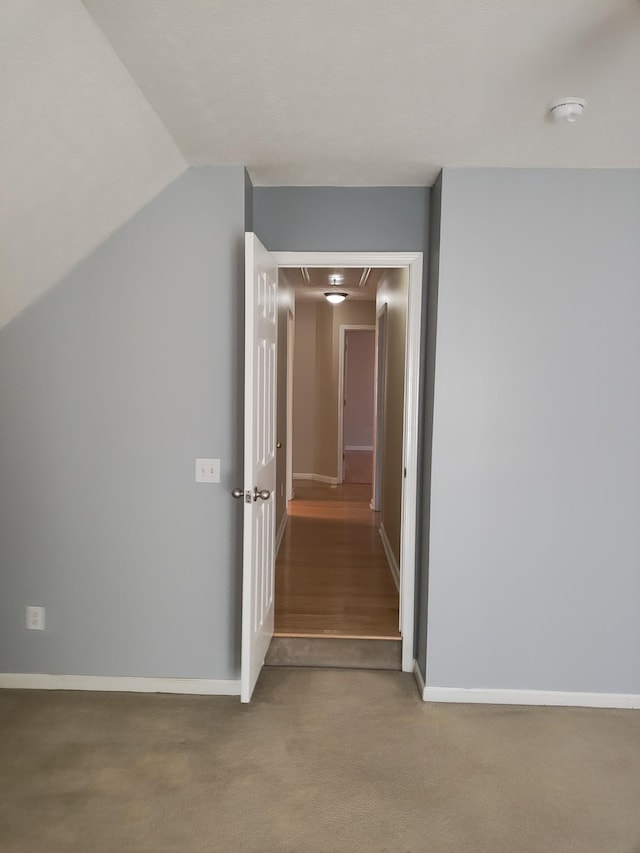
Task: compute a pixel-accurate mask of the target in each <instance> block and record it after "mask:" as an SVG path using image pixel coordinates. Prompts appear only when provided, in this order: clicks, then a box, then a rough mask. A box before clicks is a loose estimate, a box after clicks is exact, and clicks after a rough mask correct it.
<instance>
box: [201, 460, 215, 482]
mask: <svg viewBox="0 0 640 853" xmlns="http://www.w3.org/2000/svg"><path fill="white" fill-rule="evenodd" d="M219 482H220V460H219V459H196V483H219Z"/></svg>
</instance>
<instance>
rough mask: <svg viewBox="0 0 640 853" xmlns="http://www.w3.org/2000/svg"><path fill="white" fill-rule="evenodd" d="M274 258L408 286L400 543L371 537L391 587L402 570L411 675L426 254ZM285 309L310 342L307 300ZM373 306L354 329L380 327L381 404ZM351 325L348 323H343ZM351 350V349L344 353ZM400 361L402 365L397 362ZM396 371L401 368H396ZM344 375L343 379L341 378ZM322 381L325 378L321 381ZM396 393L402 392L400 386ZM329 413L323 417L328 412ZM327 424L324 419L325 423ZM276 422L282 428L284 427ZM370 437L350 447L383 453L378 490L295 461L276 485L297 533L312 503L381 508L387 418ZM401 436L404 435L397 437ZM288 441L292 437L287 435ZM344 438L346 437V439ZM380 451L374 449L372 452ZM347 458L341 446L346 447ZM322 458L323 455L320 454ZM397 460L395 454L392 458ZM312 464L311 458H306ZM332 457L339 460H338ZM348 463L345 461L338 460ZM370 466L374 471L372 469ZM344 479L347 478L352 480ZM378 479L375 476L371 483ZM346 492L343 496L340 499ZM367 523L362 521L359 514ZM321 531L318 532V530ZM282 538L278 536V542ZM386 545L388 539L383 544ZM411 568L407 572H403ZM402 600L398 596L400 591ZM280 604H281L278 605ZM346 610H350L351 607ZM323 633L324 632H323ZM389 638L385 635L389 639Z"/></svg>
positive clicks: (382, 318)
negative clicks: (401, 280) (382, 275)
mask: <svg viewBox="0 0 640 853" xmlns="http://www.w3.org/2000/svg"><path fill="white" fill-rule="evenodd" d="M274 257H275V260H276V262H277V263H278V265H279V268H280V270H281V271H282V270H283V268H284V269H285V270H291V269H294V268H296V269H298V270H300V269H304V268H306V269H307V271H310V270H312V269H313V270H316V268H318V267H324V268H325V269H329V268H330V269H332V270H335V269H336V268H340V267H342V268H349V267H354V268H355V267H358V268H360V270H361V271H362V274H363V275H364V274H365V273H366V272H368V273H369V274H371V271H372V270H373V271H375V270H376V267H374V266H373V264H371V265H370V266H369V263H368V262H370V261H371V260H374V262H377V263H378V264H380V265H381V266H382V265H383V266H384V268H386V269H388V270H390V271H396V272H398V271H400V270H402V269H403V270H404V272H405V275H406V280H407V293H406V315H405V321H406V323H405V329H404V332H405V340H406V346H405V347H404V348H403V359H402V365H401V370H402V377H401V380H400V382H399V383H398V382H397V381H396V386H398V385H399V386H400V388H399V390H400V396H399V397H398V395H397V394H396V398H395V404H396V405H398V401H399V404H400V406H401V407H402V411H403V418H402V420H401V423H400V426H399V430H398V428H396V429H395V431H394V435H393V440H394V442H395V448H394V452H395V458H394V459H393V460H391V461H392V464H393V468H394V470H395V471H396V472H400V473H399V477H398V482H397V493H398V496H399V500H398V505H397V510H396V512H395V514H393V515H394V516H395V517H394V518H393V519H392V522H390V524H391V526H393V527H394V531H395V532H394V534H393V535H394V538H395V539H396V541H395V542H394V543H393V544H394V545H395V548H394V547H393V545H392V544H391V543H390V542H389V541H388V539H389V538H390V537H389V536H388V535H385V534H386V533H387V531H385V530H384V528H383V529H382V530H380V531H379V525H375V524H371V526H370V527H369V535H371V532H372V531H373V536H374V538H375V541H376V543H377V544H378V546H379V544H380V541H382V542H383V543H384V549H383V552H382V553H383V554H384V555H385V556H384V557H382V559H381V566H382V568H383V571H384V572H385V577H386V579H387V580H389V579H391V583H392V585H393V576H394V573H393V570H392V571H391V572H389V568H390V567H391V563H392V562H395V563H396V566H397V572H396V573H395V576H396V580H397V581H398V585H399V586H400V608H399V610H400V612H399V619H396V622H395V626H394V630H395V631H396V636H399V635H398V632H397V626H398V623H399V624H400V627H401V632H402V633H401V636H402V668H403V669H404V670H406V671H410V670H411V669H412V666H413V582H414V577H413V560H414V554H415V493H416V483H417V430H416V425H417V396H418V389H417V376H418V363H417V355H418V341H419V331H420V325H419V324H420V304H421V286H422V281H421V278H422V276H421V265H422V256H421V255H413V254H412V255H406V254H403V255H387V254H384V255H376V256H371V255H362V254H358V255H344V254H340V255H327V254H325V253H322V254H320V255H318V254H314V255H308V254H300V253H274ZM280 304H281V306H282V307H283V309H284V314H283V315H282V319H283V320H284V317H285V316H288V312H290V313H291V315H293V316H294V317H295V319H294V323H295V335H296V342H298V341H300V340H301V339H302V340H303V341H305V340H306V341H307V342H308V340H309V335H308V329H307V330H305V329H304V317H302V316H301V315H302V314H303V313H304V311H300V310H299V309H300V306H301V305H302V301H296V299H295V298H294V299H292V298H291V296H290V295H289V296H288V297H287V296H286V295H285V296H283V294H281V295H280ZM376 308H378V309H380V308H382V309H383V310H382V311H380V310H378V312H377V313H378V316H377V317H376V315H375V314H374V322H373V323H371V321H369V322H368V323H361V324H357V325H369V326H371V325H374V328H375V327H378V328H377V331H376V351H377V361H376V366H375V371H374V372H375V377H376V382H375V386H374V387H375V397H376V398H379V396H380V393H381V391H380V388H381V385H382V388H383V389H384V385H383V382H384V378H385V377H386V373H384V374H383V373H382V372H381V370H380V359H381V355H380V350H379V349H378V347H377V345H378V343H379V341H378V340H377V339H378V337H379V336H380V326H382V327H383V328H384V325H385V323H386V322H387V315H386V310H385V306H376ZM282 325H283V326H285V327H289V322H287V323H282ZM345 325H348V324H345ZM285 337H286V335H284V334H283V335H282V338H281V339H280V341H279V343H280V342H281V343H282V344H283V345H285V346H286V342H285V340H284V338H285ZM288 337H289V339H291V337H292V332H291V330H290V328H289V334H288ZM381 337H382V341H383V340H384V335H382V336H381ZM347 349H348V348H347ZM396 361H397V359H396ZM287 364H288V368H289V369H288V370H287V371H286V376H279V382H280V381H284V383H285V385H286V388H287V389H288V390H287V396H288V392H289V389H290V388H291V379H292V376H291V366H290V363H289V361H288V360H287ZM347 365H348V357H347ZM395 368H396V369H397V364H396V365H395ZM340 375H342V374H341V373H340ZM319 381H320V382H322V379H320V380H319ZM396 390H398V389H397V388H396ZM340 406H341V408H342V406H343V403H342V399H341V401H340ZM312 410H313V407H311V406H310V407H309V409H308V412H307V413H308V414H309V415H311V413H312ZM325 414H326V411H325ZM320 420H322V414H321V418H320ZM280 422H281V421H280V418H279V423H280ZM372 432H373V436H372V438H370V439H369V441H368V442H366V443H365V442H363V443H362V444H359V443H358V444H355V443H354V444H352V445H348V446H354V447H359V448H362V447H367V448H369V447H370V448H371V451H369V452H372V453H373V454H374V455H375V454H376V453H377V455H378V463H379V464H378V471H379V472H380V473H379V475H378V477H376V478H375V483H376V487H375V489H374V484H373V483H372V484H370V485H367V484H350V483H344V482H343V479H344V471H343V470H340V468H341V466H340V465H338V468H337V469H336V470H329V469H327V468H325V469H319V470H314V466H313V464H311V462H309V464H308V465H307V466H305V467H306V468H307V469H308V470H300V468H298V470H297V471H296V470H295V468H296V465H295V463H294V464H292V466H291V467H290V468H289V471H288V472H287V474H286V481H285V483H284V484H282V485H280V486H279V492H278V494H281V495H282V496H283V497H284V495H285V494H286V495H287V496H288V495H295V500H294V501H293V502H292V503H291V505H290V507H289V511H290V515H289V521H290V522H291V527H292V529H293V526H294V521H295V520H296V518H297V517H296V515H295V513H296V511H297V510H301V511H302V512H303V513H307V512H308V510H309V506H310V505H314V506H315V509H316V510H322V511H323V512H324V513H325V514H328V515H332V516H335V515H336V514H338V513H340V512H342V513H347V514H350V515H351V517H352V518H353V517H356V516H357V514H358V513H360V512H361V509H360V508H359V507H358V508H357V509H356V506H357V504H358V501H360V502H361V504H362V506H363V507H364V509H365V510H366V512H367V513H369V517H371V515H372V513H371V511H372V510H373V509H374V506H375V505H376V495H377V500H378V503H380V502H382V499H383V498H382V494H383V477H382V474H381V472H382V465H381V464H380V456H381V452H380V448H379V447H377V448H376V444H377V443H379V442H382V441H383V440H384V439H383V434H382V435H381V433H383V419H381V418H380V416H378V417H377V418H376V421H375V423H374V424H373V425H372ZM398 433H399V434H398ZM289 435H290V433H289ZM341 435H342V437H343V438H344V432H342V433H341ZM278 437H279V438H280V431H279V433H278ZM283 443H285V446H286V452H287V454H289V452H290V450H291V444H292V442H291V441H290V440H289V437H288V436H285V437H284V442H283ZM342 444H343V445H345V444H346V442H344V440H343V441H342ZM374 448H376V449H374ZM343 452H344V447H343ZM354 452H367V451H354ZM321 453H322V451H321ZM392 456H393V454H392ZM308 458H310V457H309V456H308ZM334 459H335V456H334ZM341 461H344V460H341ZM372 467H373V466H372ZM296 473H297V474H302V475H305V476H304V477H303V478H302V479H295V480H294V478H293V475H294V474H296ZM347 479H349V477H348V476H347ZM370 479H371V480H373V479H374V478H373V476H372V477H371V478H370ZM345 488H347V489H351V490H352V494H351V495H346V494H344V489H345ZM356 488H358V489H359V490H360V495H358V496H356V494H355V489H356ZM341 490H342V493H341ZM304 503H306V504H307V506H306V507H304V506H303V504H304ZM361 518H362V516H361ZM286 524H287V516H286V515H282V519H281V525H280V530H279V533H280V534H281V535H282V533H283V530H284V525H286ZM366 527H367V525H361V530H360V533H362V531H363V530H364V529H366ZM316 529H318V528H316ZM281 535H280V536H279V537H278V538H279V539H280V538H281ZM385 540H387V541H385ZM394 550H395V553H396V557H395V560H394V561H391V560H390V559H389V556H390V552H393V551H394ZM369 562H371V559H370V558H369ZM403 567H406V569H405V570H404V571H402V568H403ZM395 594H396V595H397V592H395ZM276 606H277V604H276ZM347 609H348V608H347ZM325 633H326V632H325ZM387 636H388V634H387Z"/></svg>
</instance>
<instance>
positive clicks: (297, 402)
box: [292, 299, 316, 474]
mask: <svg viewBox="0 0 640 853" xmlns="http://www.w3.org/2000/svg"><path fill="white" fill-rule="evenodd" d="M295 322H296V326H295V346H294V357H293V436H292V440H293V473H294V474H312V473H314V465H315V434H316V305H315V303H314V302H310V301H308V300H304V299H296V305H295Z"/></svg>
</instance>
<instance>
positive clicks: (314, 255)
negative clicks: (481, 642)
mask: <svg viewBox="0 0 640 853" xmlns="http://www.w3.org/2000/svg"><path fill="white" fill-rule="evenodd" d="M271 255H272V257H273V258H275V261H276V263H277V264H278V266H280V267H331V266H341V267H386V268H388V269H389V268H396V267H408V269H409V294H408V300H407V344H406V356H405V359H406V360H405V395H404V465H405V467H406V469H407V476H406V477H405V478H404V486H403V489H402V522H401V529H402V532H401V537H400V569H401V571H400V626H401V632H402V670H403V672H412V670H413V644H414V612H413V608H414V598H415V562H416V544H417V543H416V535H417V531H416V523H417V518H416V513H417V494H418V439H419V436H418V418H419V408H418V397H419V393H420V329H421V323H422V252H271Z"/></svg>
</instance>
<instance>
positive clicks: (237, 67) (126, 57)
mask: <svg viewBox="0 0 640 853" xmlns="http://www.w3.org/2000/svg"><path fill="white" fill-rule="evenodd" d="M85 3H86V6H87V8H88V9H89V10H90V11H91V14H92V15H93V16H94V17H95V19H96V21H97V22H98V23H99V24H100V26H101V27H102V28H103V30H104V32H105V33H106V34H107V36H108V38H109V39H110V41H111V43H112V44H113V46H114V47H115V49H116V50H117V52H118V54H119V56H120V57H121V58H122V60H123V62H124V63H125V65H126V66H127V68H128V69H129V70H130V71H131V73H132V75H133V77H134V78H135V79H136V81H137V82H138V84H139V85H140V87H141V89H142V91H143V92H144V93H145V95H146V96H147V98H148V99H149V102H150V103H151V104H152V105H153V107H154V108H155V110H156V111H157V113H158V115H159V116H160V117H161V118H162V120H163V121H164V122H165V124H166V126H167V127H168V129H169V130H170V132H171V133H172V135H173V136H174V138H175V139H176V140H177V142H178V143H179V145H180V147H181V149H182V151H183V152H184V154H185V156H186V157H187V159H188V160H189V162H190V163H194V164H199V163H220V164H222V163H243V164H245V165H246V166H247V167H248V169H249V172H250V174H251V176H252V178H253V180H254V182H255V183H257V184H265V185H268V184H285V185H286V184H303V185H304V184H311V185H313V184H323V185H327V184H338V185H354V184H365V185H366V184H371V185H380V184H430V183H431V182H432V181H433V179H434V178H435V176H436V174H437V172H438V170H439V169H440V168H441V167H442V166H548V167H567V166H580V167H596V166H599V167H639V166H640V96H639V94H638V81H640V2H638V0H396V2H388V0H135V2H131V0H85ZM567 95H575V96H580V97H584V98H587V100H588V101H589V103H588V106H587V110H586V112H585V115H584V117H583V118H582V119H581V121H580V122H579V123H577V124H575V125H574V126H567V125H565V126H555V125H553V124H552V123H551V122H550V121H548V120H546V119H545V112H546V107H547V105H548V104H549V102H550V101H552V100H553V99H555V98H557V97H563V96H567Z"/></svg>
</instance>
